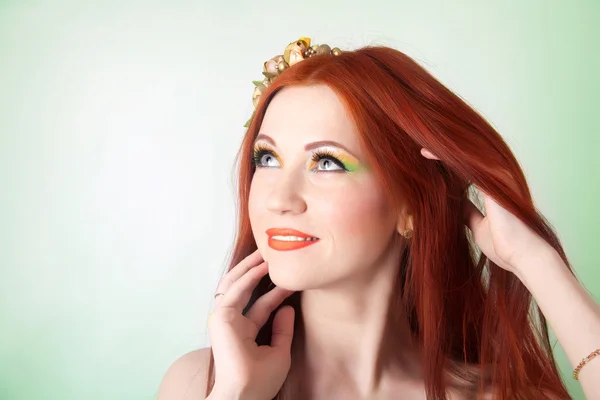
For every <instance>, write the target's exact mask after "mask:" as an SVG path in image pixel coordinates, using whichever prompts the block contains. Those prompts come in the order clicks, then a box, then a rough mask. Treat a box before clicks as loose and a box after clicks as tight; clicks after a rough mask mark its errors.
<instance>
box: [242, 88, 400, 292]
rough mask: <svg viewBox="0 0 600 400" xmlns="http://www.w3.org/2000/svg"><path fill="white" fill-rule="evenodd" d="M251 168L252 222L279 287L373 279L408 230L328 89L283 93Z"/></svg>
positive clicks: (267, 118)
mask: <svg viewBox="0 0 600 400" xmlns="http://www.w3.org/2000/svg"><path fill="white" fill-rule="evenodd" d="M254 160H255V163H256V167H257V168H256V172H255V174H254V177H253V179H252V184H251V187H250V199H249V206H248V207H249V213H250V222H251V225H252V232H253V234H254V238H255V240H256V243H257V245H258V249H259V251H260V253H261V254H262V256H263V258H264V259H265V260H266V261H268V263H269V275H270V277H271V280H272V281H273V282H274V283H275V284H276V285H277V286H280V287H283V288H287V289H291V290H306V289H315V288H322V287H326V286H331V285H336V284H338V283H341V282H343V281H348V280H356V279H368V278H369V276H371V274H373V273H374V272H375V271H374V269H375V268H377V266H378V265H380V264H381V262H382V260H383V257H385V254H386V252H387V251H389V250H390V246H391V245H392V243H393V242H392V239H393V235H397V232H396V230H397V227H399V229H401V228H403V227H404V222H403V220H400V219H399V216H398V213H394V212H392V210H391V209H390V207H389V206H388V203H387V202H386V200H385V199H384V194H383V191H382V189H381V187H380V186H379V183H378V181H377V180H376V177H375V175H374V174H373V173H372V172H371V171H370V170H369V166H368V165H367V164H366V157H365V153H364V151H363V149H362V148H361V145H360V143H359V137H358V133H357V132H356V128H355V127H354V126H353V124H352V122H351V120H350V118H349V116H348V115H347V114H346V111H345V109H344V107H343V105H342V103H341V102H340V100H339V99H338V97H337V95H336V94H335V93H334V92H333V91H332V90H331V89H330V88H329V87H328V86H326V85H316V86H309V87H287V88H284V89H283V90H281V91H280V92H278V93H277V94H276V95H275V97H274V98H273V99H272V101H271V103H270V104H269V106H268V108H267V111H266V114H265V117H264V120H263V123H262V126H261V128H260V131H259V134H258V136H257V138H256V142H255V145H254ZM277 229H281V230H280V231H277ZM285 229H293V230H296V231H299V232H301V233H302V234H304V235H305V236H309V237H311V238H312V239H309V241H305V240H304V239H303V241H298V240H297V239H298V237H294V236H297V235H302V234H301V233H297V232H294V231H293V232H290V231H286V230H285ZM273 230H274V231H273Z"/></svg>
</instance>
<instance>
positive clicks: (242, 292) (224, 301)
mask: <svg viewBox="0 0 600 400" xmlns="http://www.w3.org/2000/svg"><path fill="white" fill-rule="evenodd" d="M268 271H269V269H268V267H267V263H266V262H263V263H261V264H260V265H258V266H256V267H255V268H252V269H250V270H249V271H248V272H247V273H246V274H244V275H243V276H242V277H241V278H240V279H238V280H237V281H235V282H234V283H233V284H232V285H231V287H230V288H229V289H227V292H225V295H224V296H221V301H220V302H219V304H218V306H219V307H231V308H235V309H237V310H239V311H240V312H242V310H243V309H244V307H246V305H247V304H248V301H249V300H250V296H251V295H252V291H253V290H254V288H255V287H256V285H257V284H258V282H259V281H260V280H261V279H262V278H263V277H264V276H265V275H266V274H267V272H268Z"/></svg>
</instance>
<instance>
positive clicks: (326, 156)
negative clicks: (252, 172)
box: [252, 144, 348, 173]
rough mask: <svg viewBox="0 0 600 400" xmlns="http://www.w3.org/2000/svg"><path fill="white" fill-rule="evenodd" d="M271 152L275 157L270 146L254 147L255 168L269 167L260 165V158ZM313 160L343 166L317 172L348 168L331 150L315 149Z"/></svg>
mask: <svg viewBox="0 0 600 400" xmlns="http://www.w3.org/2000/svg"><path fill="white" fill-rule="evenodd" d="M266 154H269V155H271V156H272V157H275V158H277V157H276V156H275V154H274V153H273V151H271V150H270V149H269V148H267V147H264V146H262V145H260V144H259V145H257V146H256V148H255V149H254V155H253V157H252V164H253V165H254V167H255V168H268V167H262V166H261V165H260V159H261V158H262V157H263V156H264V155H266ZM311 160H312V161H313V162H314V163H315V164H316V163H318V162H319V161H321V160H329V161H331V162H333V163H334V164H335V165H337V166H338V167H340V168H341V170H335V171H319V170H315V171H314V172H316V173H321V172H347V171H348V169H347V168H346V166H345V165H344V163H343V162H342V161H340V159H339V158H337V157H336V156H335V153H333V152H332V151H331V150H321V151H315V152H313V154H312V157H311Z"/></svg>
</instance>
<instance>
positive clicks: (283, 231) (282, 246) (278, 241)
mask: <svg viewBox="0 0 600 400" xmlns="http://www.w3.org/2000/svg"><path fill="white" fill-rule="evenodd" d="M265 232H266V234H267V235H268V236H269V247H270V248H272V249H273V250H279V251H289V250H298V249H302V248H304V247H307V246H310V245H311V244H315V243H317V242H318V241H319V238H317V237H314V236H311V235H309V234H308V233H304V232H300V231H297V230H295V229H291V228H270V229H267V230H266V231H265Z"/></svg>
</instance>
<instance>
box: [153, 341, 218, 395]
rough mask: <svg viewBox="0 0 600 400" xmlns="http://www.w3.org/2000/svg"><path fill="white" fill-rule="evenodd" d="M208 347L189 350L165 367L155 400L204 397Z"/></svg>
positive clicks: (208, 355) (208, 357)
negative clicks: (165, 370)
mask: <svg viewBox="0 0 600 400" xmlns="http://www.w3.org/2000/svg"><path fill="white" fill-rule="evenodd" d="M209 360H210V348H203V349H199V350H194V351H190V352H189V353H187V354H184V355H183V356H181V357H179V358H178V359H177V360H175V362H173V364H171V366H170V367H169V368H168V369H167V372H166V373H165V376H164V377H163V380H162V382H161V384H160V388H159V389H158V399H157V400H184V399H190V400H191V399H194V400H198V399H204V398H205V397H206V381H207V377H208V363H209Z"/></svg>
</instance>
